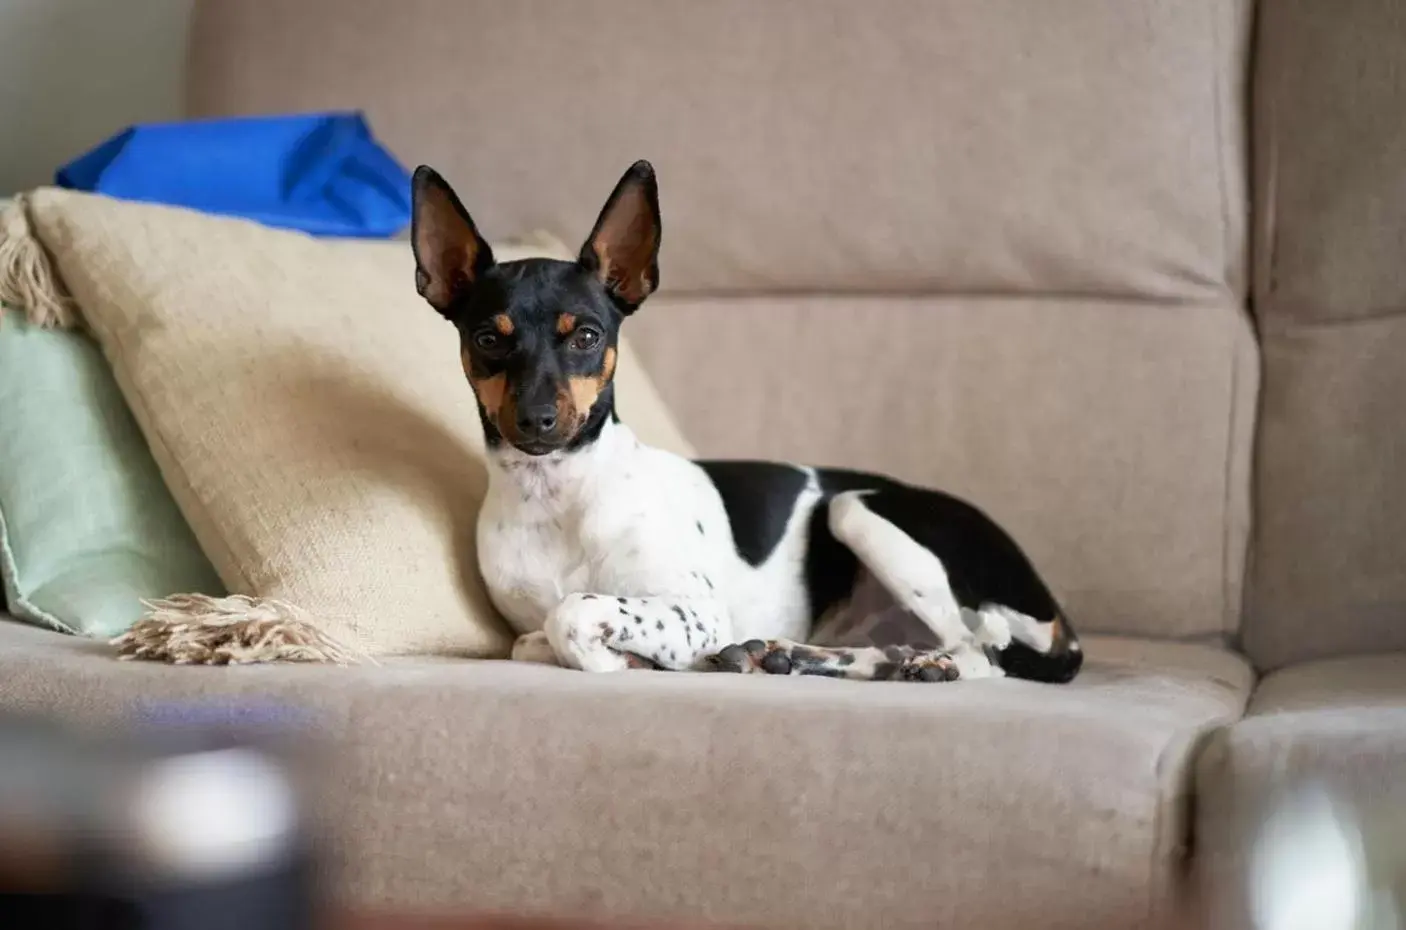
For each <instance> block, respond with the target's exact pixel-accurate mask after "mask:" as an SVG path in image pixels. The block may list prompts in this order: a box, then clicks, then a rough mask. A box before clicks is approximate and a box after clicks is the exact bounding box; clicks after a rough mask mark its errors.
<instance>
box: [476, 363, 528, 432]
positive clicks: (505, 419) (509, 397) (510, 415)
mask: <svg viewBox="0 0 1406 930" xmlns="http://www.w3.org/2000/svg"><path fill="white" fill-rule="evenodd" d="M497 377H499V378H502V379H503V388H502V390H501V392H500V394H499V397H500V400H501V402H500V404H499V406H498V416H497V417H495V418H494V421H493V425H494V426H496V427H498V432H499V433H501V434H502V435H503V438H504V439H506V440H508V441H509V442H515V441H517V440H518V439H520V438H521V434H519V433H518V431H517V398H515V397H513V392H512V391H509V390H508V389H507V377H506V376H505V375H498V376H497ZM487 406H488V405H487V404H484V407H485V408H486V407H487Z"/></svg>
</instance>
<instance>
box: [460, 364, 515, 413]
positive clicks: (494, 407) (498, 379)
mask: <svg viewBox="0 0 1406 930" xmlns="http://www.w3.org/2000/svg"><path fill="white" fill-rule="evenodd" d="M469 383H470V384H472V385H473V386H474V393H475V394H477V395H478V402H479V403H480V404H483V409H484V411H485V412H486V413H487V414H488V416H489V418H490V419H495V420H496V419H498V418H499V414H500V413H501V412H502V410H503V408H504V407H505V406H506V405H507V404H508V397H507V394H508V376H507V375H504V374H497V375H492V376H490V377H487V378H475V377H474V376H473V375H469Z"/></svg>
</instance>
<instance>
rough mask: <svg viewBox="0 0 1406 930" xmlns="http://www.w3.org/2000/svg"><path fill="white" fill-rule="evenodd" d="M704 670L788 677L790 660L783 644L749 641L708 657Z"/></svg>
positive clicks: (758, 640)
mask: <svg viewBox="0 0 1406 930" xmlns="http://www.w3.org/2000/svg"><path fill="white" fill-rule="evenodd" d="M706 668H707V669H708V670H709V671H713V672H731V673H733V674H739V675H789V674H791V658H790V656H788V655H787V654H786V647H785V646H784V645H783V644H780V643H773V642H767V641H765V640H760V639H749V640H747V642H745V643H740V644H739V643H733V644H732V645H730V646H724V647H723V648H722V649H720V650H719V651H718V652H716V653H714V654H713V655H711V656H709V657H708V658H707V660H706Z"/></svg>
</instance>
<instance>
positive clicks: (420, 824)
mask: <svg viewBox="0 0 1406 930" xmlns="http://www.w3.org/2000/svg"><path fill="white" fill-rule="evenodd" d="M1087 649H1088V652H1089V656H1090V664H1089V666H1088V670H1087V671H1086V672H1085V674H1084V675H1082V676H1081V677H1080V678H1079V679H1078V680H1077V681H1076V682H1075V683H1074V684H1072V685H1068V686H1052V685H1037V684H1033V683H1030V682H1019V681H1013V680H1006V681H983V682H970V683H963V684H960V685H952V686H943V685H933V686H922V685H916V684H909V683H872V684H870V683H858V682H843V681H834V680H830V679H812V678H794V679H792V678H787V679H771V678H764V677H762V678H754V677H750V676H728V675H702V674H673V675H670V674H660V673H644V672H639V673H623V674H618V675H587V674H582V673H579V672H571V671H566V670H562V669H556V668H550V667H545V666H535V665H524V664H514V663H507V662H483V661H468V660H450V659H442V658H416V659H397V660H389V661H388V662H387V663H386V664H384V665H382V666H380V667H378V668H373V667H357V668H351V669H340V668H331V667H290V666H265V667H247V668H172V667H168V666H160V665H155V664H146V663H119V662H115V661H112V660H111V658H109V656H108V655H107V653H106V652H105V650H104V647H102V646H101V645H99V644H96V643H83V642H78V641H73V640H70V639H65V638H63V637H59V636H55V635H52V634H48V633H46V632H45V631H41V630H36V629H32V628H28V627H22V626H20V625H18V624H7V623H0V709H4V708H16V707H20V708H27V709H30V710H38V711H44V712H51V713H55V714H57V715H59V716H62V717H64V718H67V719H71V720H76V721H79V722H86V723H90V724H102V723H111V722H112V721H113V720H114V718H120V717H121V715H122V714H123V713H125V712H128V711H130V709H131V708H132V707H133V706H134V705H136V704H138V703H139V702H141V701H145V700H153V699H156V700H163V701H166V700H170V699H187V698H191V699H194V698H212V697H219V698H225V699H231V698H234V699H238V698H247V699H251V700H258V701H261V702H262V701H266V700H269V699H272V700H275V701H287V702H292V703H294V704H296V705H298V706H300V707H302V708H305V709H306V710H308V711H310V712H311V714H312V717H313V719H315V720H318V721H320V724H319V725H320V726H321V728H322V737H323V739H324V740H325V742H326V744H327V746H328V748H329V750H330V751H331V753H332V756H331V758H332V764H329V766H328V768H327V769H326V772H325V785H324V787H325V794H324V795H323V797H322V798H321V802H322V803H323V804H325V805H326V810H325V812H324V813H325V816H326V817H327V818H328V820H327V822H329V823H331V824H332V825H334V828H335V836H334V843H333V848H334V849H336V850H337V853H338V856H337V865H338V874H337V882H336V888H337V889H338V892H339V894H340V895H341V896H342V897H343V898H344V899H345V900H347V901H350V902H352V903H359V904H367V905H376V906H386V907H394V908H402V907H415V908H427V909H447V908H454V909H462V908H475V909H489V910H497V909H514V910H521V909H530V910H537V911H543V912H548V913H553V914H569V915H573V916H587V915H589V916H597V917H613V916H621V915H630V916H638V917H658V918H683V919H687V920H688V921H690V922H691V923H695V924H696V923H699V922H703V923H710V922H720V923H726V924H732V925H753V926H771V925H775V926H810V927H847V926H884V927H932V926H958V925H960V926H971V927H982V928H984V930H1000V928H1025V927H1028V926H1030V925H1032V924H1034V923H1038V925H1039V926H1041V927H1044V928H1056V927H1071V928H1075V927H1077V928H1081V930H1083V928H1089V927H1099V926H1110V927H1114V926H1116V927H1120V928H1126V927H1136V926H1148V925H1151V924H1152V923H1153V922H1154V921H1156V920H1159V919H1161V918H1162V917H1164V916H1166V915H1167V914H1168V913H1169V912H1170V910H1171V909H1172V907H1173V904H1174V902H1175V900H1176V899H1178V898H1179V893H1178V888H1177V887H1176V884H1177V879H1178V876H1179V875H1180V874H1181V864H1182V861H1181V860H1182V855H1183V851H1184V841H1185V833H1186V829H1185V828H1186V811H1187V810H1188V807H1187V803H1186V801H1187V794H1188V789H1189V783H1190V776H1189V773H1190V770H1191V767H1192V758H1193V755H1194V753H1195V751H1196V749H1197V747H1198V745H1199V744H1200V743H1201V741H1202V737H1203V736H1204V735H1205V734H1206V733H1207V731H1208V730H1210V729H1212V728H1215V727H1217V726H1220V725H1223V724H1225V723H1228V722H1230V721H1233V720H1235V719H1236V718H1238V716H1239V715H1240V713H1241V711H1242V709H1243V706H1244V703H1245V701H1246V699H1247V697H1248V694H1249V690H1250V687H1251V683H1252V675H1251V672H1250V670H1249V668H1248V666H1247V665H1246V664H1245V663H1244V662H1243V661H1242V660H1241V659H1239V658H1238V657H1236V656H1234V655H1232V654H1230V653H1228V652H1224V651H1221V650H1219V649H1214V648H1210V647H1201V646H1192V645H1177V644H1156V643H1152V642H1144V641H1136V640H1114V639H1099V638H1097V637H1095V638H1092V639H1091V641H1089V642H1088V643H1087Z"/></svg>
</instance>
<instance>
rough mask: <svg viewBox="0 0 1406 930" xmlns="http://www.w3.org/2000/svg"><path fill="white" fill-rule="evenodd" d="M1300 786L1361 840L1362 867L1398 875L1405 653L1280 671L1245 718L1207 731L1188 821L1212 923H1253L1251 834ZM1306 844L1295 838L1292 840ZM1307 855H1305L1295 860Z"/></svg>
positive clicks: (1405, 819)
mask: <svg viewBox="0 0 1406 930" xmlns="http://www.w3.org/2000/svg"><path fill="white" fill-rule="evenodd" d="M1305 790H1312V791H1314V792H1316V793H1318V796H1323V797H1326V798H1328V799H1330V803H1331V804H1332V805H1334V806H1336V807H1337V808H1338V810H1337V813H1336V814H1335V816H1338V817H1342V818H1344V819H1343V820H1342V821H1341V823H1342V824H1343V825H1345V826H1346V830H1345V834H1344V835H1345V836H1347V837H1348V838H1349V839H1350V841H1352V842H1360V843H1362V844H1363V846H1364V849H1365V851H1366V854H1367V856H1368V859H1369V869H1381V868H1387V869H1390V868H1395V869H1397V870H1398V871H1397V875H1398V879H1399V876H1402V875H1406V851H1403V847H1402V844H1401V837H1402V836H1406V653H1394V654H1384V655H1376V656H1362V657H1357V658H1344V659H1334V660H1328V661H1322V662H1313V663H1307V664H1304V665H1298V666H1294V667H1291V668H1288V669H1284V670H1283V671H1280V672H1276V673H1275V674H1273V675H1270V676H1269V677H1267V678H1266V679H1265V680H1264V682H1263V683H1262V684H1261V686H1260V687H1259V689H1258V690H1257V691H1256V692H1255V696H1254V699H1253V701H1252V702H1251V704H1250V708H1249V711H1248V712H1247V714H1246V717H1245V719H1244V720H1242V721H1241V722H1239V723H1237V724H1236V725H1235V726H1233V727H1230V728H1228V729H1226V730H1225V731H1223V732H1221V733H1218V734H1217V735H1216V736H1215V737H1214V738H1213V739H1212V740H1211V742H1210V744H1209V745H1208V747H1207V749H1206V752H1205V754H1204V755H1203V757H1202V759H1201V762H1200V766H1199V771H1198V773H1197V791H1198V801H1197V812H1198V813H1197V824H1196V831H1197V869H1198V872H1199V873H1200V878H1201V880H1200V885H1201V888H1202V890H1203V892H1204V895H1205V900H1206V904H1207V907H1208V923H1209V925H1210V926H1211V927H1212V928H1217V930H1218V928H1225V930H1231V928H1235V930H1239V928H1243V927H1249V926H1254V925H1255V924H1256V921H1255V920H1254V919H1252V918H1253V917H1254V912H1255V909H1256V904H1255V898H1254V891H1253V889H1254V887H1255V881H1254V876H1255V875H1256V874H1257V873H1256V871H1255V870H1256V868H1257V865H1256V854H1257V853H1256V849H1257V844H1258V842H1259V840H1260V837H1261V836H1263V835H1265V831H1266V830H1267V829H1270V826H1269V824H1270V822H1271V821H1270V818H1274V820H1273V822H1274V823H1281V822H1284V821H1281V820H1280V819H1279V816H1280V815H1281V814H1284V813H1286V812H1287V811H1288V810H1290V809H1291V808H1290V805H1294V807H1293V808H1292V809H1298V808H1297V805H1298V804H1299V803H1303V802H1302V801H1301V800H1300V799H1298V798H1296V794H1297V793H1298V792H1300V791H1305ZM1392 834H1394V837H1393V836H1392ZM1307 842H1308V837H1306V836H1299V837H1298V838H1296V839H1295V840H1294V842H1293V844H1292V845H1294V846H1296V847H1301V846H1303V845H1304V844H1305V843H1307ZM1286 845H1290V844H1287V843H1281V844H1280V847H1281V848H1283V847H1284V846H1286ZM1330 851H1331V849H1330ZM1325 854H1326V853H1325ZM1312 861H1313V860H1311V859H1308V858H1303V859H1301V860H1300V862H1299V867H1300V869H1302V868H1305V867H1307V866H1308V865H1309V863H1311V862H1312ZM1318 864H1319V865H1330V864H1331V863H1327V862H1321V861H1320V862H1319V863H1318ZM1308 874H1309V873H1308V872H1301V873H1300V879H1299V880H1296V881H1295V884H1296V885H1297V886H1298V888H1296V889H1295V890H1307V885H1306V884H1305V881H1306V879H1304V876H1306V875H1308ZM1399 890H1400V891H1406V888H1402V889H1399ZM1270 891H1273V889H1270ZM1403 903H1406V902H1403ZM1300 925H1301V924H1293V926H1300ZM1343 925H1344V926H1346V924H1343ZM1360 925H1361V926H1385V924H1375V923H1372V922H1370V921H1368V922H1365V923H1363V924H1360ZM1276 926H1282V924H1276Z"/></svg>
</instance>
